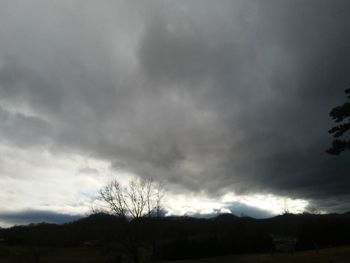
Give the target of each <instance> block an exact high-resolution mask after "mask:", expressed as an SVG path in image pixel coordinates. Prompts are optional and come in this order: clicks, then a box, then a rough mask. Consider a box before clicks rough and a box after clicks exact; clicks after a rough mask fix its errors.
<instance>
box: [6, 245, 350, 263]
mask: <svg viewBox="0 0 350 263" xmlns="http://www.w3.org/2000/svg"><path fill="white" fill-rule="evenodd" d="M39 251H40V260H39V261H36V260H37V258H36V255H37V252H38V251H37V250H36V249H34V248H27V247H26V248H24V247H1V250H0V262H1V263H32V262H33V263H38V262H40V263H80V262H81V263H83V262H86V263H100V262H101V263H102V262H103V263H107V262H115V261H113V260H112V257H111V256H109V255H108V253H104V252H103V251H101V250H98V249H96V248H84V247H80V248H40V249H39ZM221 262H222V263H229V262H230V263H231V262H240V263H241V262H242V263H250V262H260V263H263V262H264V263H265V262H266V263H267V262H269V263H270V262H271V263H273V262H276V263H277V262H283V263H289V262H291V263H296V262H305V263H306V262H308V263H309V262H310V263H313V262H315V263H316V262H321V263H322V262H325V263H345V262H350V246H346V247H339V248H329V249H322V250H320V251H319V252H318V253H317V252H316V251H307V252H296V253H292V254H290V253H283V254H273V255H272V254H256V255H232V256H223V257H215V258H206V259H195V260H179V261H162V263H221Z"/></svg>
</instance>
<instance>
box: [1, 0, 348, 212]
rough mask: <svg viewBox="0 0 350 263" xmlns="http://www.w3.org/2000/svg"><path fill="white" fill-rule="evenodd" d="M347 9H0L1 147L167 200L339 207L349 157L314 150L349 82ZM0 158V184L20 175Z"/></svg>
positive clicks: (198, 5)
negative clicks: (121, 178)
mask: <svg viewBox="0 0 350 263" xmlns="http://www.w3.org/2000/svg"><path fill="white" fill-rule="evenodd" d="M349 7H350V4H349V3H348V1H345V0H344V1H337V2H334V1H330V0H327V1H326V0H321V1H319V0H317V1H316V0H311V1H307V2H305V1H298V0H297V1H295V0H293V1H283V2H278V3H277V2H276V1H264V2H261V1H253V0H252V1H220V2H215V3H214V2H213V1H191V2H188V1H147V4H145V3H137V4H136V3H127V2H126V1H108V0H106V1H102V2H98V3H97V2H95V1H74V3H72V2H71V1H52V2H50V3H49V2H47V1H41V0H33V1H29V2H26V3H23V2H20V1H3V2H2V3H1V4H0V10H1V11H0V34H1V36H2V45H1V47H0V144H1V145H3V147H6V149H9V148H11V149H13V151H17V150H18V149H21V151H26V152H27V154H30V153H31V152H32V151H33V149H34V150H35V151H40V150H42V151H49V152H50V154H52V155H53V156H55V155H59V156H67V158H70V157H69V156H71V155H78V156H81V158H88V159H89V158H93V159H96V160H102V161H104V162H106V163H108V164H110V167H111V168H112V169H114V172H115V173H118V171H123V172H125V173H132V174H136V175H139V176H144V177H153V178H155V179H158V180H162V181H163V182H165V183H166V184H167V185H169V188H170V189H171V190H173V191H175V192H176V191H178V192H179V191H180V190H181V189H182V190H184V191H189V192H192V193H196V192H200V193H205V194H206V195H208V196H211V197H215V196H220V195H223V194H225V193H227V192H235V193H237V194H255V193H272V194H276V195H283V196H289V197H292V198H304V199H308V200H311V201H313V202H314V204H317V205H318V206H320V207H322V208H324V209H328V210H329V211H331V210H344V209H349V208H350V207H349V206H348V204H349V202H348V201H349V199H348V190H347V189H349V187H350V179H349V176H348V174H349V162H348V161H349V160H348V159H349V155H348V154H344V155H343V156H340V157H337V158H334V157H332V156H327V155H326V154H325V152H324V150H325V149H326V148H327V147H328V146H329V143H330V138H329V135H328V134H327V130H328V129H329V128H330V127H331V126H332V122H331V121H330V119H329V118H328V112H329V111H330V109H331V108H332V107H333V106H335V105H337V104H340V103H341V102H342V101H343V99H344V98H345V97H344V96H343V93H342V91H343V89H345V88H346V85H347V82H349V80H350V74H349V73H350V66H349V63H348V61H349V59H350V46H349V43H350V36H349V34H348V32H350V21H349V19H350V18H349V15H348V14H347V12H346V11H347V10H349ZM7 151H8V150H7ZM14 158H17V160H16V161H17V162H18V163H21V162H23V158H24V157H23V158H22V157H21V156H18V157H16V156H15V157H14ZM21 158H22V159H21ZM53 159H55V158H54V157H53ZM4 160H5V159H4ZM4 160H2V164H1V167H0V169H1V172H0V178H1V179H0V180H1V181H2V182H3V184H6V180H8V178H12V179H13V178H14V177H22V176H23V172H20V171H17V172H16V171H12V172H11V173H10V172H9V168H8V167H7V166H6V165H8V164H6V162H5V161H4ZM39 163H40V162H39ZM46 163H50V161H48V160H46ZM39 165H40V164H39ZM28 169H29V170H28V171H27V174H26V175H25V177H26V180H31V179H30V178H33V179H32V180H46V177H44V176H43V177H41V178H37V177H35V176H34V175H33V174H32V171H35V169H34V168H33V167H32V168H28ZM30 169H32V170H30ZM92 170H93V169H92ZM92 170H90V171H92ZM75 172H76V171H74V172H72V175H71V178H75V174H76V173H75ZM96 176H97V177H96V178H98V173H96ZM68 177H69V176H66V177H65V178H68ZM21 182H22V181H21V180H19V181H18V183H19V184H21ZM72 189H74V188H72ZM4 191H7V190H4ZM72 191H73V190H72ZM6 193H7V192H6ZM6 193H4V194H3V195H5V196H8V195H7V194H6ZM22 193H23V191H22ZM334 200H339V202H340V205H339V202H338V201H336V202H337V205H334V204H332V202H333V201H334ZM33 205H35V204H33Z"/></svg>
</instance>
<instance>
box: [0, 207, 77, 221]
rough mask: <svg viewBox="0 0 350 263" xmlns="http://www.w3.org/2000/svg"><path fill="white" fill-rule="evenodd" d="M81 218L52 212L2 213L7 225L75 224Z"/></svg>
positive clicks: (0, 217)
mask: <svg viewBox="0 0 350 263" xmlns="http://www.w3.org/2000/svg"><path fill="white" fill-rule="evenodd" d="M79 218H81V216H73V215H69V214H61V213H55V212H51V211H36V210H27V211H20V212H1V213H0V221H1V222H3V223H5V224H8V223H10V224H30V223H54V224H64V223H68V222H73V221H76V220H78V219H79Z"/></svg>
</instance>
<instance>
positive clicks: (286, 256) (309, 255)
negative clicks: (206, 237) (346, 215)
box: [164, 246, 350, 263]
mask: <svg viewBox="0 0 350 263" xmlns="http://www.w3.org/2000/svg"><path fill="white" fill-rule="evenodd" d="M229 262H230V263H232V262H239V263H251V262H259V263H273V262H276V263H277V262H278V263H297V262H305V263H306V262H308V263H316V262H317V263H322V262H325V263H345V262H349V263H350V246H346V247H338V248H329V249H322V250H319V251H318V253H317V252H316V251H307V252H296V253H291V254H290V253H282V254H274V255H272V254H256V255H233V256H225V257H215V258H206V259H197V260H179V261H166V263H229ZM164 263H165V262H164Z"/></svg>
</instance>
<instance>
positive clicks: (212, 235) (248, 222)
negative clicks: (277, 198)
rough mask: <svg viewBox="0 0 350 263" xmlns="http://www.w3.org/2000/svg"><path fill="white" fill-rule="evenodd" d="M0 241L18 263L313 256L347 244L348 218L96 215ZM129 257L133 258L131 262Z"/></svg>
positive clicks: (2, 235)
mask: <svg viewBox="0 0 350 263" xmlns="http://www.w3.org/2000/svg"><path fill="white" fill-rule="evenodd" d="M0 242H1V244H0V258H1V255H5V256H6V255H7V256H11V257H12V258H13V257H14V256H13V255H12V254H13V253H14V252H13V251H15V248H18V247H20V248H21V249H22V250H23V249H24V250H26V252H25V253H27V254H28V253H29V254H28V255H30V256H26V259H25V260H24V261H23V262H44V261H40V258H43V257H44V254H45V253H48V252H45V251H48V248H50V250H51V251H54V250H55V249H60V248H65V249H66V250H67V251H71V250H72V249H74V248H79V249H80V251H95V252H96V251H98V253H97V252H96V253H97V254H98V255H100V256H101V258H103V261H101V262H129V261H128V260H130V261H131V262H135V261H138V262H142V261H146V262H147V260H148V261H149V260H151V259H152V260H180V259H193V258H205V257H217V256H224V255H233V254H252V253H271V254H274V253H279V252H288V253H290V252H294V251H303V250H315V251H316V252H317V251H318V250H319V249H323V248H329V247H337V246H344V245H350V213H344V214H327V215H314V214H299V215H294V214H284V215H280V216H276V217H272V218H268V219H254V218H250V217H237V216H234V215H231V214H222V215H219V216H217V217H215V218H211V219H199V218H191V217H162V218H142V219H138V220H133V221H127V220H124V219H122V218H118V217H115V216H112V215H108V214H102V213H100V214H93V215H90V216H88V217H86V218H83V219H80V220H77V221H75V222H71V223H66V224H62V225H57V224H47V223H40V224H30V225H26V226H14V227H11V228H2V229H0ZM44 248H45V249H44ZM6 251H7V252H6ZM11 251H12V252H11ZM95 252H94V253H95ZM6 253H7V254H6ZM11 253H12V254H11ZM16 253H17V254H18V255H20V254H21V252H18V251H17V252H16ZM23 253H24V252H23ZM23 253H22V254H23ZM25 253H24V254H25ZM81 253H83V252H81ZM135 253H137V254H138V255H140V256H139V258H137V259H135V258H133V256H134V255H135ZM10 254H11V255H10ZM97 254H96V255H95V256H98V255H97ZM29 258H33V260H32V261H29ZM4 262H5V261H4ZM13 262H22V261H13ZM76 262H78V261H76Z"/></svg>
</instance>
